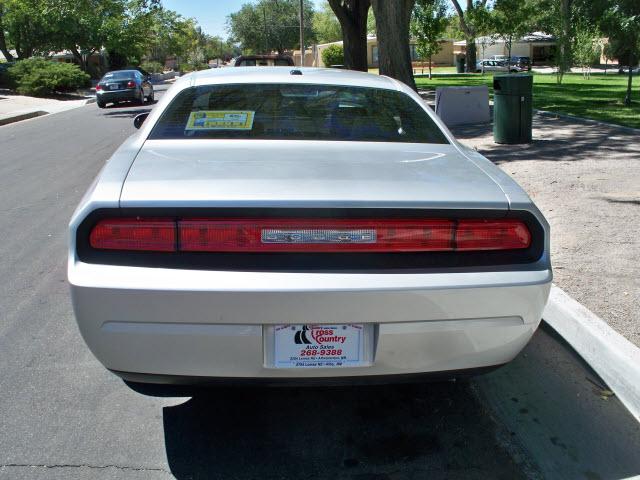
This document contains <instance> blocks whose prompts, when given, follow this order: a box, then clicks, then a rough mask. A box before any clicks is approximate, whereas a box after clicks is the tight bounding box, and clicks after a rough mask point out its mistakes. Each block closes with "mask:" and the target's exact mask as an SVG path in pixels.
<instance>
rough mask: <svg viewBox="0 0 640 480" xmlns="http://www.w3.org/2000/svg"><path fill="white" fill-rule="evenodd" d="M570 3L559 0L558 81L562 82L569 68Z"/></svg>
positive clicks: (570, 1)
mask: <svg viewBox="0 0 640 480" xmlns="http://www.w3.org/2000/svg"><path fill="white" fill-rule="evenodd" d="M571 3H572V0H560V21H561V28H560V29H561V34H560V38H559V39H558V40H559V42H558V43H559V45H558V46H559V48H558V55H559V58H558V83H562V77H563V76H564V74H565V72H567V71H569V70H570V69H571Z"/></svg>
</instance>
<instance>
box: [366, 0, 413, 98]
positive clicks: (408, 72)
mask: <svg viewBox="0 0 640 480" xmlns="http://www.w3.org/2000/svg"><path fill="white" fill-rule="evenodd" d="M414 3H415V0H372V1H371V5H372V6H373V13H374V14H375V16H376V28H377V30H378V52H379V59H380V60H379V63H380V74H381V75H388V76H389V77H393V78H395V79H397V80H400V81H401V82H404V83H405V84H407V85H409V86H410V87H411V88H413V89H414V90H416V82H415V80H414V79H413V69H412V68H411V52H410V50H409V24H410V22H411V12H412V11H413V5H414Z"/></svg>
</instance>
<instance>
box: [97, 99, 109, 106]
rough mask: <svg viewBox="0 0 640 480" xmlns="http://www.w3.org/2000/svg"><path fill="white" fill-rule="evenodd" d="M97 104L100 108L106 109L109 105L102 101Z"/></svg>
mask: <svg viewBox="0 0 640 480" xmlns="http://www.w3.org/2000/svg"><path fill="white" fill-rule="evenodd" d="M96 103H97V104H98V108H104V107H106V106H107V104H106V103H104V102H101V101H100V100H98V101H96Z"/></svg>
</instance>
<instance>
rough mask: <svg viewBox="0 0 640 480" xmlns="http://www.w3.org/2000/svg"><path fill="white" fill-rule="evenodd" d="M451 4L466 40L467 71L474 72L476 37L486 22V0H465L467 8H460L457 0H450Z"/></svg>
mask: <svg viewBox="0 0 640 480" xmlns="http://www.w3.org/2000/svg"><path fill="white" fill-rule="evenodd" d="M451 4H452V5H453V8H454V9H455V11H456V14H457V15H458V20H459V23H460V31H461V32H462V34H463V35H464V39H465V40H466V42H467V50H466V62H467V72H475V70H476V61H477V52H476V50H477V49H476V37H477V36H478V35H479V34H481V33H482V30H483V27H484V26H485V25H486V24H487V16H488V12H487V0H478V1H476V2H474V0H467V8H466V9H464V10H463V9H462V7H461V6H460V2H459V0H451Z"/></svg>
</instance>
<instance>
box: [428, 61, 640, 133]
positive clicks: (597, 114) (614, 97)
mask: <svg viewBox="0 0 640 480" xmlns="http://www.w3.org/2000/svg"><path fill="white" fill-rule="evenodd" d="M416 84H417V85H418V88H419V89H427V90H428V89H435V88H436V87H444V86H472V85H485V84H486V85H487V86H488V87H489V92H490V94H492V93H493V79H492V76H491V75H490V74H485V75H484V76H482V75H480V74H470V75H465V76H454V77H434V78H433V79H431V80H429V79H428V78H425V77H416ZM639 85H640V79H637V78H634V82H633V92H632V99H633V100H634V101H633V102H632V107H631V108H626V107H624V106H623V101H624V96H625V93H626V91H627V76H626V75H618V74H616V73H611V74H608V75H602V74H599V75H592V76H591V79H590V80H584V79H583V78H582V75H581V74H575V73H574V74H567V75H565V76H564V79H563V81H562V85H558V84H557V83H556V76H555V75H552V74H534V76H533V106H534V108H538V109H540V110H549V111H553V112H558V113H567V114H570V115H576V116H579V117H585V118H593V119H595V120H601V121H603V122H610V123H615V124H618V125H626V126H628V127H635V128H640V87H639Z"/></svg>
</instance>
